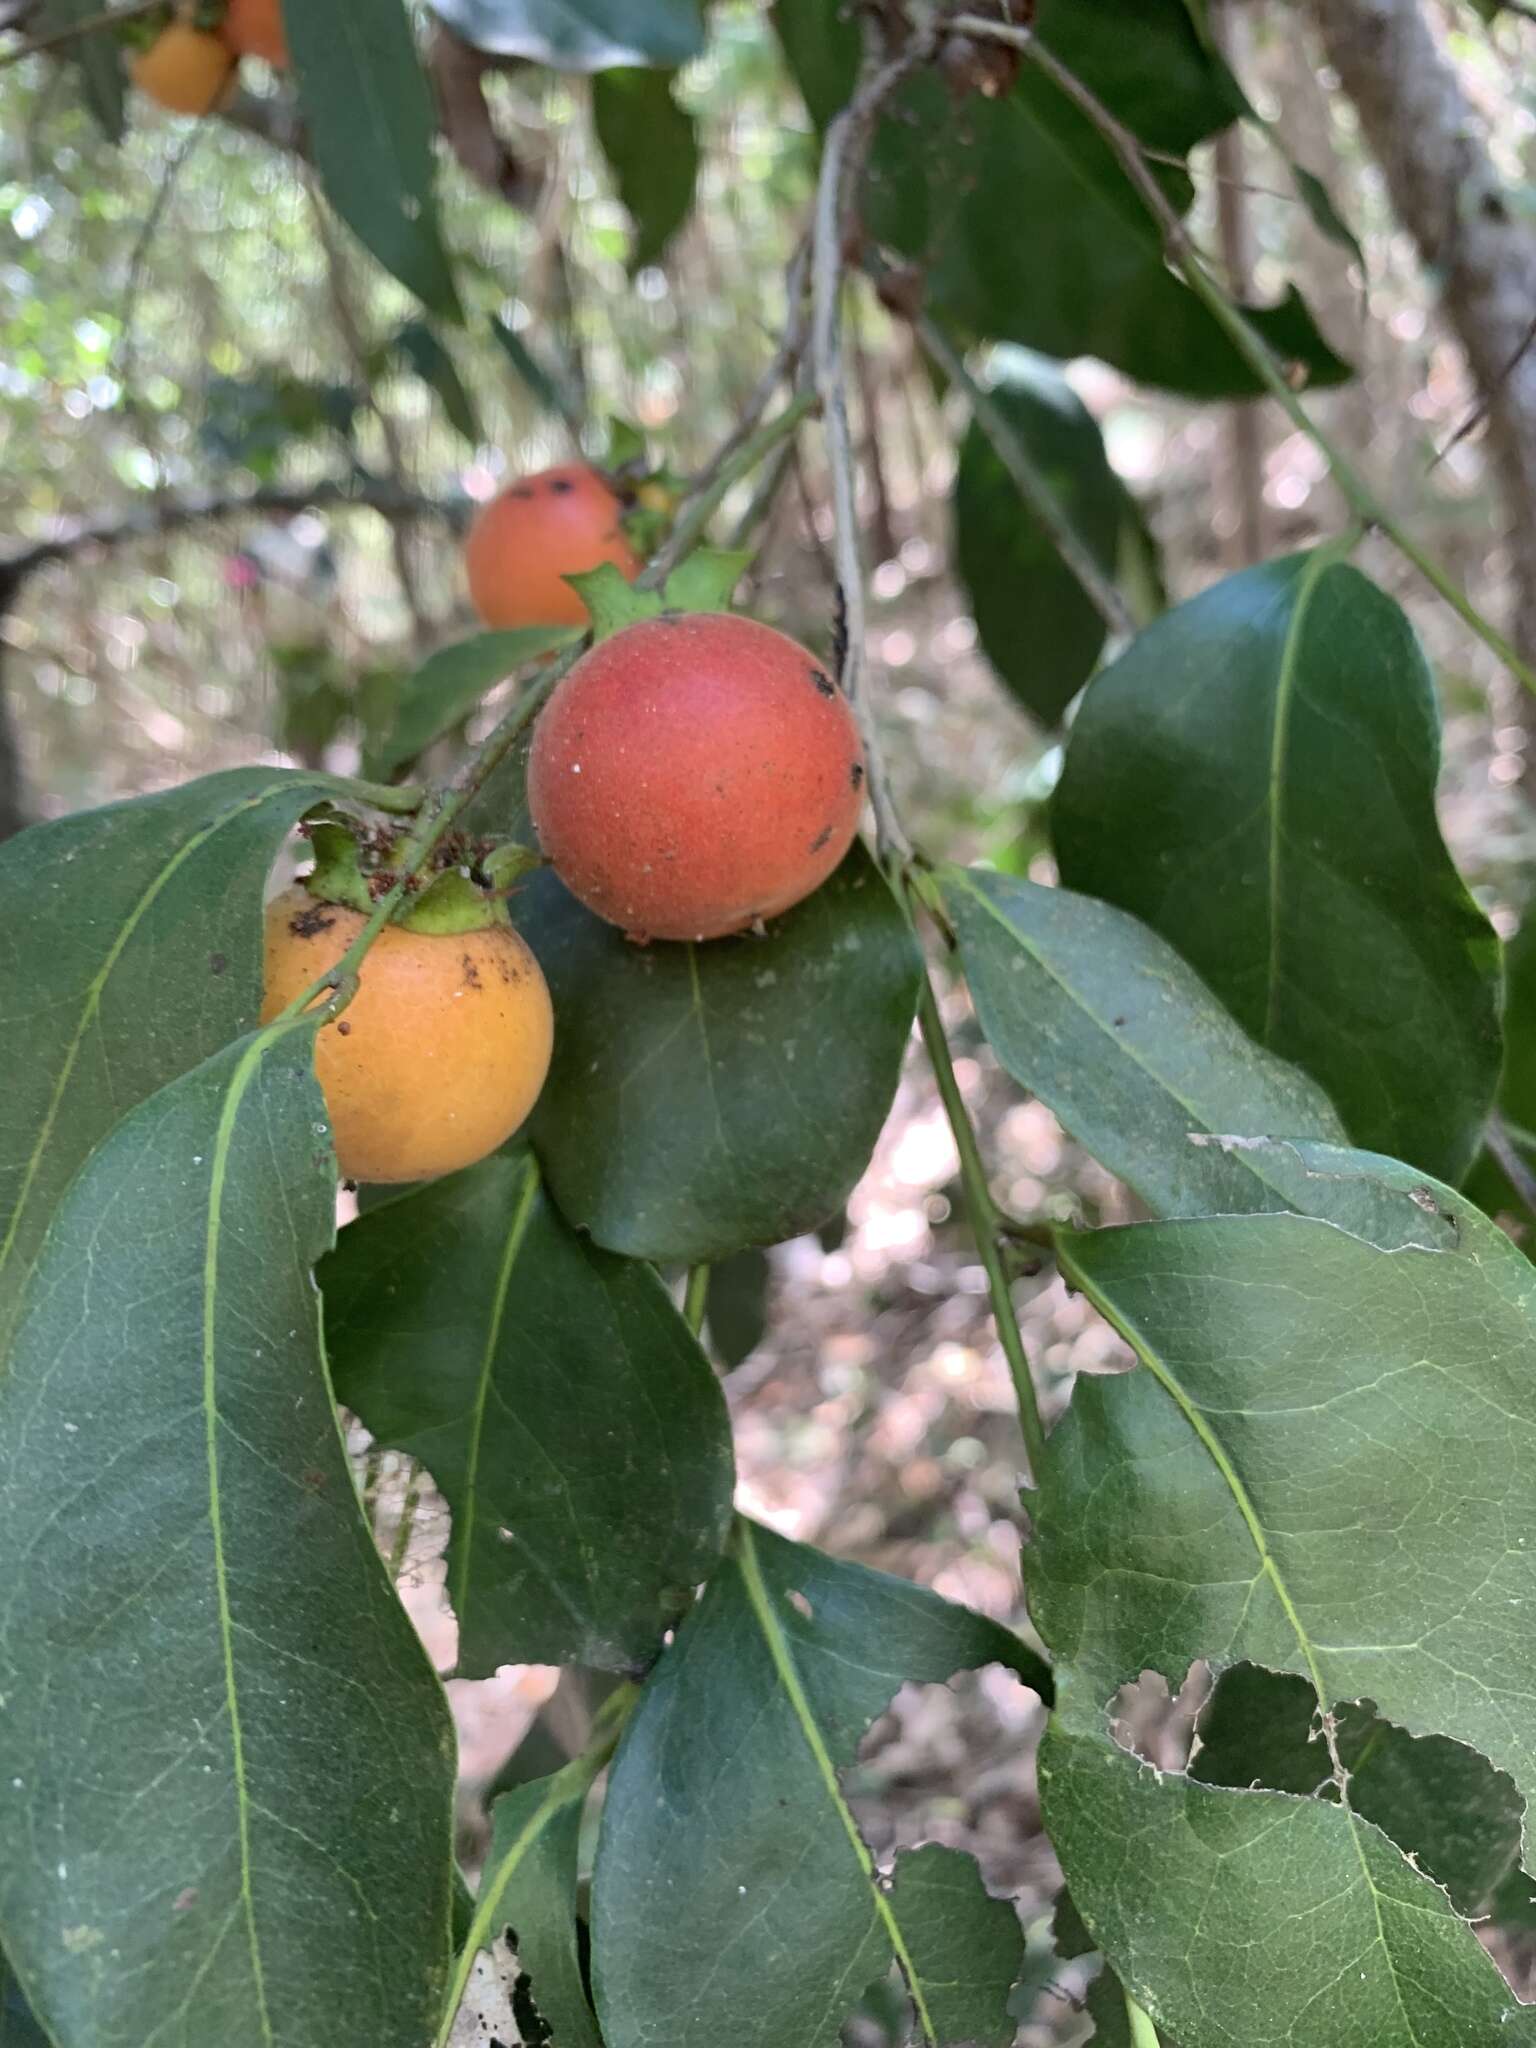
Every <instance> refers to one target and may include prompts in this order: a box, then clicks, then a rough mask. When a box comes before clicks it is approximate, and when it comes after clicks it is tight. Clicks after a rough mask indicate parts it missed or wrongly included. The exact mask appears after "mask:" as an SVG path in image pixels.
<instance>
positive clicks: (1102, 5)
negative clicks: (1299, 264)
mask: <svg viewBox="0 0 1536 2048" xmlns="http://www.w3.org/2000/svg"><path fill="white" fill-rule="evenodd" d="M834 13H835V10H832V9H829V8H827V7H825V6H824V5H823V4H822V0H776V5H775V8H774V20H775V24H776V26H777V28H778V31H779V35H780V38H781V40H782V41H783V43H784V46H785V51H786V54H787V56H788V58H789V61H790V66H791V69H792V70H793V71H794V73H795V76H796V79H797V82H798V83H799V84H800V87H801V90H802V92H803V93H804V94H805V97H806V101H807V104H808V105H809V106H810V108H811V110H812V112H813V114H814V116H815V117H816V118H817V120H818V121H822V122H825V121H826V120H827V119H828V118H830V116H831V114H832V113H834V112H835V111H836V110H837V108H838V107H840V106H841V105H843V104H844V103H845V102H846V100H847V98H848V94H849V91H850V89H851V81H852V76H853V66H854V64H855V62H856V52H857V47H858V45H857V28H856V25H855V24H853V23H851V22H849V21H844V22H843V23H842V24H841V25H838V23H837V22H835V21H834V19H833V16H834ZM1038 30H1039V34H1040V37H1041V39H1042V41H1043V42H1045V43H1046V44H1048V45H1049V46H1050V48H1051V49H1052V50H1053V51H1054V52H1055V54H1056V55H1057V56H1058V57H1059V58H1061V60H1062V61H1063V62H1064V63H1065V64H1067V65H1068V66H1069V67H1070V68H1071V69H1072V70H1073V71H1074V72H1076V73H1077V74H1078V75H1079V76H1080V77H1081V78H1083V79H1084V81H1085V82H1086V83H1087V84H1089V85H1090V86H1092V87H1093V89H1094V90H1095V91H1096V92H1097V93H1098V94H1099V95H1100V96H1101V97H1102V98H1103V99H1104V100H1105V102H1106V103H1107V104H1108V105H1109V107H1110V108H1111V110H1112V111H1113V112H1114V113H1116V114H1117V115H1118V116H1119V117H1120V119H1121V120H1123V121H1124V122H1125V123H1126V124H1127V125H1128V126H1129V127H1131V128H1132V129H1133V130H1134V131H1135V132H1136V134H1137V135H1139V136H1140V138H1141V139H1142V140H1143V141H1144V142H1146V143H1148V144H1149V145H1151V146H1152V147H1153V148H1155V149H1157V150H1158V151H1160V152H1171V153H1173V154H1175V155H1181V154H1183V153H1184V152H1185V151H1187V150H1188V149H1189V148H1191V147H1192V146H1193V145H1194V144H1195V143H1196V142H1198V141H1201V140H1203V139H1204V138H1205V137H1207V136H1209V135H1210V134H1212V133H1213V132H1214V131H1215V130H1216V129H1218V128H1220V127H1222V126H1224V125H1225V124H1226V123H1227V122H1228V121H1230V120H1231V119H1232V118H1233V117H1234V116H1235V115H1236V114H1237V113H1239V112H1240V111H1241V108H1242V104H1243V102H1242V97H1241V94H1240V93H1238V92H1237V91H1236V89H1235V87H1234V85H1233V82H1232V78H1231V74H1230V73H1229V72H1228V71H1227V70H1226V67H1225V66H1224V65H1223V64H1221V62H1220V60H1219V59H1218V58H1216V57H1215V56H1214V55H1213V53H1212V52H1210V51H1209V50H1207V49H1204V48H1202V46H1201V43H1200V40H1199V38H1198V36H1197V35H1196V34H1195V31H1194V28H1193V26H1192V24H1191V23H1190V21H1189V18H1188V16H1187V14H1186V13H1185V11H1184V9H1183V7H1182V5H1181V4H1180V0H1099V4H1097V5H1095V6H1094V7H1093V8H1092V9H1085V8H1083V7H1081V6H1080V5H1077V4H1074V0H1041V5H1040V7H1039V10H1038ZM961 111H962V115H963V118H957V110H956V108H955V105H954V102H953V100H952V98H951V95H950V93H949V91H948V90H947V88H946V87H945V85H944V83H943V82H942V80H941V79H939V78H938V77H937V76H934V75H931V74H922V75H920V76H918V77H917V78H916V79H914V80H913V81H912V82H911V83H910V84H909V85H908V86H907V87H906V88H905V89H904V90H903V92H902V93H901V94H900V95H899V96H898V98H897V100H896V102H895V104H894V106H893V110H892V113H891V114H890V116H889V117H888V118H887V119H886V120H885V122H884V123H883V124H882V127H881V130H880V133H879V135H878V136H877V139H876V144H875V149H874V154H873V159H872V165H871V177H870V181H869V186H868V190H867V193H866V197H865V211H866V216H867V218H868V219H869V221H870V224H871V226H872V228H873V229H874V232H875V233H876V234H877V235H878V236H879V238H880V239H881V240H882V242H884V243H886V244H887V245H888V246H889V247H891V248H893V249H896V250H899V251H900V252H902V253H903V254H904V255H906V256H907V257H909V258H910V259H911V260H912V261H914V262H917V263H920V264H922V265H923V268H924V274H925V278H926V281H927V289H928V295H929V303H930V305H931V307H932V308H933V310H934V311H935V312H938V313H940V314H942V315H943V316H944V317H946V318H947V319H949V320H951V321H953V322H954V323H955V324H956V325H957V326H958V327H960V328H962V329H969V330H970V331H971V332H973V333H975V334H978V335H985V336H987V337H989V338H991V339H992V340H996V341H1016V342H1021V343H1023V344H1024V345H1025V346H1026V347H1030V348H1035V349H1039V350H1041V351H1043V352H1044V353H1045V354H1046V355H1050V356H1056V357H1061V358H1066V357H1071V356H1075V355H1096V356H1100V357H1102V358H1103V359H1104V360H1105V361H1107V362H1111V363H1113V364H1115V365H1116V367H1117V368H1119V369H1122V370H1124V371H1125V372H1126V373H1127V375H1129V376H1133V377H1137V378H1140V379H1141V380H1142V381H1143V382H1146V383H1151V384H1161V385H1164V386H1166V387H1167V388H1169V389H1171V390H1175V391H1183V392H1188V393H1190V394H1191V395H1193V396H1196V397H1204V398H1216V397H1223V396H1236V395H1240V394H1244V393H1251V392H1253V391H1255V390H1257V389H1258V388H1259V387H1258V385H1257V384H1256V382H1255V379H1254V376H1253V372H1252V370H1251V368H1250V367H1249V365H1248V364H1247V362H1246V360H1245V359H1244V358H1243V357H1242V356H1241V355H1240V354H1239V353H1238V351H1237V350H1236V349H1235V348H1234V347H1233V345H1232V343H1231V342H1230V340H1229V339H1228V338H1227V336H1226V334H1225V333H1224V332H1223V330H1222V329H1221V328H1220V327H1219V326H1218V325H1217V323H1216V322H1215V320H1214V319H1213V318H1212V316H1211V315H1210V313H1209V312H1207V310H1206V308H1205V307H1204V305H1203V304H1202V303H1201V302H1200V301H1199V300H1198V299H1197V298H1196V297H1195V296H1194V295H1193V293H1191V292H1190V291H1189V290H1188V289H1187V288H1186V287H1185V286H1184V285H1183V284H1182V283H1181V282H1180V281H1179V280H1178V279H1177V278H1176V277H1175V276H1174V275H1173V273H1172V272H1171V271H1170V270H1169V268H1168V266H1167V263H1166V261H1165V258H1164V252H1163V247H1162V238H1161V231H1160V230H1159V228H1158V227H1157V225H1156V224H1155V223H1154V222H1153V221H1152V220H1151V218H1150V217H1149V215H1148V214H1147V212H1146V209H1145V207H1144V205H1143V203H1142V201H1141V200H1140V199H1139V198H1138V196H1137V195H1136V194H1135V193H1134V191H1133V190H1132V189H1131V187H1130V185H1129V184H1128V183H1127V182H1126V179H1125V177H1124V174H1123V173H1122V172H1121V170H1120V168H1119V165H1118V163H1117V162H1116V161H1115V159H1114V156H1113V153H1112V152H1111V151H1110V149H1109V148H1108V145H1107V144H1106V143H1104V142H1103V140H1102V139H1101V138H1100V136H1099V134H1098V132H1097V131H1096V130H1095V129H1094V128H1093V126H1092V125H1091V123H1090V122H1089V121H1088V120H1087V118H1086V117H1085V116H1084V115H1082V114H1080V113H1079V112H1078V111H1077V109H1076V108H1075V107H1073V106H1071V105H1070V104H1069V103H1068V102H1067V101H1066V100H1065V99H1064V98H1063V97H1062V95H1061V94H1060V93H1059V92H1058V91H1057V90H1056V88H1055V87H1054V86H1053V85H1052V84H1051V83H1050V82H1049V81H1048V80H1047V79H1046V78H1045V77H1044V76H1043V75H1042V74H1041V73H1040V72H1039V71H1038V70H1036V69H1035V67H1034V66H1032V65H1030V64H1028V63H1024V64H1023V65H1022V66H1021V69H1020V72H1019V76H1018V79H1017V82H1016V83H1015V85H1014V86H1013V88H1012V90H1011V91H1009V92H1006V93H1004V94H1002V95H1001V96H1000V97H998V98H995V99H986V98H983V97H981V96H979V95H972V96H970V97H968V98H967V99H966V100H965V103H964V107H963V110H961ZM1167 187H1168V190H1169V193H1170V196H1171V198H1172V199H1173V201H1174V203H1175V204H1177V205H1179V206H1184V205H1186V204H1187V203H1188V200H1189V196H1190V187H1189V184H1188V181H1187V180H1186V179H1184V178H1183V176H1182V174H1180V173H1176V172H1175V173H1169V174H1167ZM1026 201H1027V203H1025V202H1026ZM1015 202H1017V203H1015ZM1251 317H1252V318H1253V319H1254V322H1255V324H1256V325H1257V326H1258V327H1259V328H1260V330H1261V331H1262V332H1263V333H1264V334H1265V335H1266V337H1267V339H1268V340H1269V341H1270V343H1271V344H1272V346H1273V347H1274V348H1276V349H1277V350H1278V351H1279V352H1280V354H1281V355H1283V356H1285V357H1286V358H1288V359H1290V360H1293V361H1295V362H1297V363H1298V364H1300V365H1301V366H1302V367H1303V369H1304V370H1305V371H1306V372H1307V373H1308V374H1309V375H1310V376H1311V378H1312V379H1313V380H1314V381H1316V382H1335V381H1337V380H1338V379H1339V378H1341V377H1342V376H1344V375H1346V374H1347V371H1346V368H1345V366H1344V365H1343V364H1342V363H1341V362H1340V361H1339V359H1338V358H1337V357H1336V356H1335V355H1334V354H1333V352H1332V351H1331V350H1330V349H1329V348H1328V346H1327V344H1326V342H1325V341H1324V340H1323V338H1322V336H1321V335H1320V334H1319V332H1318V330H1317V328H1316V326H1315V325H1314V323H1313V321H1312V319H1311V316H1310V315H1309V314H1308V312H1307V310H1306V308H1305V306H1304V305H1302V303H1301V301H1300V300H1299V299H1298V298H1297V297H1296V296H1295V294H1294V293H1290V294H1288V295H1287V296H1286V297H1285V298H1283V299H1282V300H1281V301H1280V302H1279V304H1278V305H1276V306H1273V307H1269V308H1259V309H1256V310H1255V311H1254V312H1253V313H1252V316H1251Z"/></svg>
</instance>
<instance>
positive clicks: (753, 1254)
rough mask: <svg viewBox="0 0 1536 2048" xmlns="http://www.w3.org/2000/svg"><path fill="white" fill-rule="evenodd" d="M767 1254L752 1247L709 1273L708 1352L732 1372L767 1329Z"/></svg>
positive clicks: (768, 1270)
mask: <svg viewBox="0 0 1536 2048" xmlns="http://www.w3.org/2000/svg"><path fill="white" fill-rule="evenodd" d="M770 1272H771V1269H770V1267H769V1263H768V1254H767V1253H766V1252H765V1251H760V1250H759V1249H758V1248H757V1247H756V1246H755V1245H753V1246H750V1247H749V1248H748V1249H747V1250H746V1251H744V1252H735V1253H733V1254H732V1256H731V1257H730V1258H728V1259H722V1260H721V1261H720V1263H719V1264H718V1265H716V1266H711V1267H710V1269H709V1293H708V1296H707V1297H706V1302H705V1308H704V1328H705V1331H706V1334H707V1335H708V1338H709V1348H710V1351H711V1353H712V1354H713V1356H714V1357H715V1358H716V1359H718V1360H719V1362H720V1364H721V1365H722V1366H724V1368H725V1370H726V1371H727V1372H733V1371H734V1370H735V1369H736V1367H737V1366H738V1365H740V1364H741V1363H742V1362H743V1361H744V1360H745V1359H747V1358H750V1357H751V1355H752V1353H753V1352H754V1351H755V1350H756V1349H757V1347H758V1345H759V1344H761V1343H762V1341H763V1337H764V1335H765V1333H766V1331H767V1328H768V1281H769V1277H770Z"/></svg>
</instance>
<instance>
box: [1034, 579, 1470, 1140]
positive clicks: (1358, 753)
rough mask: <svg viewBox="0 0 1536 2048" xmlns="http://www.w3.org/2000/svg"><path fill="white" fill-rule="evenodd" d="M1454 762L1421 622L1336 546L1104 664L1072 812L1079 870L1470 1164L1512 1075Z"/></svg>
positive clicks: (1372, 1109)
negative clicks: (1465, 877) (1459, 826)
mask: <svg viewBox="0 0 1536 2048" xmlns="http://www.w3.org/2000/svg"><path fill="white" fill-rule="evenodd" d="M1439 765H1440V738H1439V719H1438V713H1437V709H1436V704H1435V695H1434V686H1433V683H1432V680H1431V677H1430V673H1429V669H1428V666H1427V664H1426V662H1425V660H1424V656H1423V653H1422V651H1421V649H1420V647H1419V644H1418V642H1417V640H1416V639H1415V637H1414V634H1413V629H1412V628H1411V626H1410V625H1409V624H1408V621H1407V619H1406V618H1405V617H1404V616H1403V614H1402V612H1401V611H1400V610H1399V609H1398V607H1397V606H1396V605H1395V604H1394V603H1393V602H1392V600H1391V599H1390V598H1388V597H1386V596H1384V595H1383V594H1382V593H1381V592H1380V591H1379V590H1377V589H1376V588H1375V587H1374V586H1373V585H1372V584H1370V583H1368V582H1367V581H1366V579H1365V578H1364V577H1363V576H1361V575H1359V574H1358V573H1357V572H1356V571H1355V570H1353V569H1350V568H1347V567H1345V566H1344V564H1342V563H1341V562H1340V561H1338V560H1337V559H1336V557H1334V556H1333V555H1331V554H1330V553H1329V552H1328V551H1326V550H1320V551H1318V552H1315V553H1313V554H1309V555H1293V556H1290V557H1288V558H1287V559H1285V560H1283V561H1277V562H1267V563H1265V564H1263V565H1262V566H1261V567H1259V568H1256V569H1248V570H1245V571H1243V572H1242V574H1240V575H1237V576H1231V577H1228V578H1227V579H1226V581H1225V582H1223V583H1219V584H1217V585H1216V586H1215V588H1214V589H1211V590H1208V591H1206V592H1204V593H1203V594H1202V595H1201V596H1199V597H1197V598H1194V599H1192V600H1191V601H1190V602H1189V603H1187V604H1183V605H1180V606H1178V607H1177V609H1176V610H1174V611H1171V612H1169V613H1167V614H1165V616H1164V617H1163V618H1161V619H1159V620H1157V621H1156V623H1155V624H1153V625H1151V626H1149V627H1148V628H1147V629H1146V631H1145V632H1143V633H1141V634H1140V635H1139V636H1138V637H1137V639H1136V640H1135V641H1133V642H1132V644H1131V646H1130V648H1129V649H1128V650H1127V651H1126V653H1125V654H1124V655H1122V656H1121V658H1120V659H1119V660H1118V661H1117V662H1115V663H1113V664H1112V665H1111V666H1110V667H1109V668H1107V669H1106V670H1105V671H1104V672H1103V674H1102V675H1100V676H1098V677H1096V678H1095V680H1094V682H1093V684H1092V685H1091V686H1090V688H1089V690H1088V693H1087V695H1086V696H1085V698H1084V699H1083V703H1082V707H1081V710H1080V711H1079V713H1078V717H1077V720H1076V722H1075V724H1074V726H1073V729H1072V737H1071V741H1070V743H1069V745H1068V748H1067V758H1066V766H1065V769H1064V771H1063V774H1062V779H1061V782H1060V785H1059V787H1058V789H1057V792H1056V798H1055V803H1054V808H1053V828H1054V836H1055V841H1056V850H1057V855H1058V858H1059V861H1060V865H1061V874H1062V880H1063V881H1064V882H1066V883H1067V884H1068V885H1070V886H1071V887H1072V888H1075V889H1082V890H1085V891H1086V892H1087V893H1088V894H1090V895H1093V896H1099V897H1102V898H1104V899H1105V900H1106V901H1108V902H1112V903H1118V904H1119V905H1120V906H1121V907H1122V908H1123V909H1126V910H1129V911H1131V912H1133V913H1134V914H1135V915H1136V916H1138V917H1140V918H1143V919H1144V920H1145V921H1146V922H1147V923H1148V924H1150V925H1151V926H1152V927H1153V928H1154V929H1155V930H1156V931H1158V932H1160V933H1161V934H1162V936H1163V937H1164V938H1165V939H1167V940H1168V941H1169V942H1170V943H1171V944H1172V945H1174V946H1175V947H1177V949H1178V950H1179V952H1181V953H1182V954H1183V955H1184V957H1185V959H1186V960H1187V961H1188V962H1189V963H1190V965H1191V966H1192V967H1193V968H1194V969H1195V971H1196V972H1197V973H1198V974H1199V975H1201V976H1202V977H1203V978H1204V980H1206V981H1207V982H1208V983H1209V984H1210V986H1211V988H1212V989H1213V990H1214V991H1215V993H1216V994H1217V995H1218V996H1219V997H1220V998H1221V999H1222V1000H1223V1001H1224V1002H1225V1003H1226V1004H1227V1006H1228V1007H1229V1009H1230V1010H1231V1011H1232V1013H1233V1015H1234V1016H1235V1017H1236V1018H1237V1021H1238V1022H1239V1023H1240V1024H1241V1025H1242V1026H1243V1028H1244V1030H1245V1031H1247V1032H1248V1034H1249V1036H1250V1037H1252V1038H1253V1039H1255V1040H1256V1041H1257V1042H1258V1043H1259V1044H1260V1045H1263V1046H1267V1047H1268V1048H1269V1049H1270V1051H1272V1052H1276V1053H1279V1054H1280V1055H1281V1057H1282V1058H1285V1059H1289V1060H1293V1061H1295V1063H1296V1064H1297V1065H1298V1066H1301V1067H1303V1068H1305V1069H1306V1071H1307V1072H1308V1073H1310V1074H1311V1075H1312V1076H1313V1078H1314V1079H1315V1080H1317V1081H1318V1082H1320V1083H1321V1084H1322V1086H1323V1087H1324V1088H1325V1089H1326V1090H1327V1092H1328V1095H1329V1096H1330V1098H1331V1099H1332V1101H1333V1103H1334V1105H1335V1107H1336V1108H1337V1109H1338V1111H1339V1113H1340V1115H1341V1116H1342V1117H1343V1119H1344V1122H1345V1124H1346V1126H1347V1127H1348V1129H1349V1131H1350V1133H1351V1135H1352V1136H1353V1137H1354V1138H1355V1139H1356V1141H1357V1142H1358V1143H1360V1144H1362V1145H1366V1146H1369V1147H1372V1148H1373V1149H1375V1150H1378V1151H1381V1152H1385V1153H1389V1154H1392V1155H1394V1156H1396V1157H1398V1158H1402V1159H1407V1160H1410V1161H1412V1162H1413V1163H1414V1164H1415V1165H1418V1166H1421V1167H1423V1168H1424V1169H1425V1170H1426V1171H1429V1172H1433V1173H1437V1174H1439V1175H1440V1176H1441V1177H1442V1178H1443V1179H1446V1180H1455V1179H1456V1178H1457V1177H1458V1176H1459V1175H1460V1174H1461V1173H1462V1172H1463V1171H1464V1170H1465V1168H1466V1166H1467V1164H1468V1162H1469V1161H1470V1159H1471V1158H1472V1155H1473V1152H1474V1150H1475V1148H1476V1146H1477V1143H1478V1140H1479V1138H1480V1136H1481V1132H1482V1125H1483V1120H1484V1117H1485V1116H1486V1114H1487V1110H1488V1107H1489V1104H1490V1101H1491V1099H1492V1095H1493V1090H1494V1085H1495V1082H1496V1079H1497V1075H1498V1065H1499V1029H1498V972H1499V969H1498V941H1497V939H1496V938H1495V937H1494V934H1493V931H1492V928H1491V927H1490V926H1489V924H1488V922H1487V920H1486V919H1485V918H1484V916H1483V915H1482V913H1481V911H1480V910H1479V909H1478V908H1477V906H1476V904H1474V902H1473V901H1472V898H1471V897H1470V896H1469V895H1468V893H1467V890H1466V888H1465V886H1464V885H1463V883H1462V881H1461V878H1460V876H1459V875H1458V874H1457V872H1456V870H1455V867H1454V866H1453V865H1452V862H1451V858H1450V855H1449V854H1448V853H1447V852H1446V849H1445V843H1444V841H1443V840H1442V839H1441V837H1440V828H1439V825H1438V823H1437V821H1436V817H1435V779H1436V775H1437V773H1438V770H1439Z"/></svg>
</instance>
